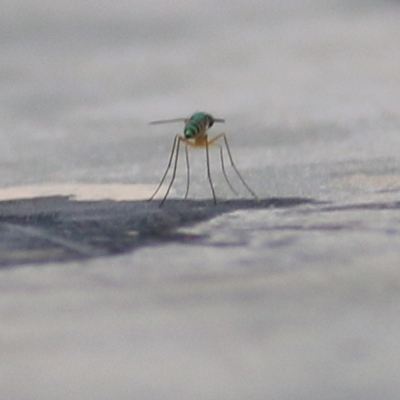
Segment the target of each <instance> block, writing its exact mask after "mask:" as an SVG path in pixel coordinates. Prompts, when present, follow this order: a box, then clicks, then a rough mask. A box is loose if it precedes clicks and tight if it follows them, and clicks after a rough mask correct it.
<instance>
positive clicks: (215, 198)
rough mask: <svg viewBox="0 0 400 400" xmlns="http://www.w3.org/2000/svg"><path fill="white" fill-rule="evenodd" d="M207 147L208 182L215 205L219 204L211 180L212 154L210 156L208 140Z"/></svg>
mask: <svg viewBox="0 0 400 400" xmlns="http://www.w3.org/2000/svg"><path fill="white" fill-rule="evenodd" d="M205 145H206V161H207V177H208V182H210V187H211V192H212V195H213V200H214V204H217V197H216V196H215V190H214V186H213V183H212V179H211V170H210V154H209V151H208V146H209V143H208V140H206V143H205Z"/></svg>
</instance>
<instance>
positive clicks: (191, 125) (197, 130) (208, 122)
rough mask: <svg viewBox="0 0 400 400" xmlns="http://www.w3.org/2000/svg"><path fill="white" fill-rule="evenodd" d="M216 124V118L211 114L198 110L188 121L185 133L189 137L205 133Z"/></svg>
mask: <svg viewBox="0 0 400 400" xmlns="http://www.w3.org/2000/svg"><path fill="white" fill-rule="evenodd" d="M213 124H214V118H213V117H212V116H211V115H210V114H206V113H203V112H198V113H195V114H193V115H192V116H191V117H190V118H189V120H188V121H187V122H186V124H185V127H184V129H183V133H184V135H185V137H186V138H187V139H192V138H194V137H196V136H199V135H205V134H206V131H207V129H208V128H211V126H212V125H213Z"/></svg>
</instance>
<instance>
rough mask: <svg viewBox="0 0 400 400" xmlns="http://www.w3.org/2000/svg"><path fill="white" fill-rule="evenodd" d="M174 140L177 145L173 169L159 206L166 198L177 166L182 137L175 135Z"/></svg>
mask: <svg viewBox="0 0 400 400" xmlns="http://www.w3.org/2000/svg"><path fill="white" fill-rule="evenodd" d="M175 140H176V141H177V145H176V153H175V162H174V169H173V170H172V177H171V182H170V183H169V186H168V189H167V191H166V192H165V195H164V198H163V199H162V200H161V203H160V207H162V206H163V204H164V202H165V200H167V197H168V194H169V191H170V190H171V188H172V184H173V183H174V180H175V176H176V168H177V166H178V158H179V145H180V144H181V140H182V139H181V137H180V136H179V135H178V136H176V138H175Z"/></svg>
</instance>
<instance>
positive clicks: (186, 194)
mask: <svg viewBox="0 0 400 400" xmlns="http://www.w3.org/2000/svg"><path fill="white" fill-rule="evenodd" d="M185 154H186V193H185V200H186V199H187V197H188V194H189V186H190V165H189V151H188V146H187V144H186V143H185Z"/></svg>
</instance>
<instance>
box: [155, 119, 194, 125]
mask: <svg viewBox="0 0 400 400" xmlns="http://www.w3.org/2000/svg"><path fill="white" fill-rule="evenodd" d="M188 121H189V118H174V119H161V120H159V121H152V122H150V125H158V124H169V123H170V122H184V123H186V122H188Z"/></svg>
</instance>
